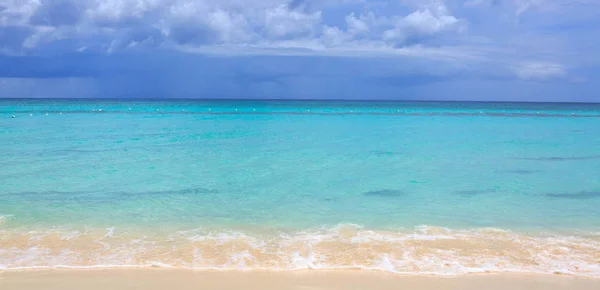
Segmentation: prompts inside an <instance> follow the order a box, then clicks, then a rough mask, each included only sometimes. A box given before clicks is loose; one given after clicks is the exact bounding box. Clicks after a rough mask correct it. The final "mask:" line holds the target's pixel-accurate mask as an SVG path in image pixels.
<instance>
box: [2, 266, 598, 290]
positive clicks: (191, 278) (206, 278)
mask: <svg viewBox="0 0 600 290" xmlns="http://www.w3.org/2000/svg"><path fill="white" fill-rule="evenodd" d="M0 289H2V290H30V289H46V290H54V289H60V290H71V289H73V290H75V289H77V290H78V289H88V290H96V289H98V290H99V289H115V290H120V289H151V290H152V289H157V290H158V289H225V290H229V289H231V290H233V289H236V290H237V289H267V290H268V289H273V290H274V289H297V290H300V289H303V290H308V289H313V290H317V289H319V290H325V289H327V290H329V289H370V290H373V289H376V290H388V289H456V290H458V289H489V290H500V289H511V290H518V289H534V290H535V289H539V290H542V289H543V290H555V289H556V290H558V289H578V290H587V289H589V290H592V289H600V280H598V279H586V278H575V277H568V276H549V275H539V276H538V275H517V274H515V275H507V274H502V275H494V274H481V275H465V276H456V277H433V276H399V275H392V274H387V273H381V272H365V271H297V272H261V271H252V272H233V271H227V272H216V271H214V272H213V271H187V270H165V269H139V270H118V269H117V270H48V271H8V272H1V273H0Z"/></svg>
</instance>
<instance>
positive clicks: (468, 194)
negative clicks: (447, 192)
mask: <svg viewBox="0 0 600 290" xmlns="http://www.w3.org/2000/svg"><path fill="white" fill-rule="evenodd" d="M495 192H496V189H474V190H459V191H456V192H455V194H456V195H460V196H465V197H471V196H478V195H482V194H489V193H495Z"/></svg>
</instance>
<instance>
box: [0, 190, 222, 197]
mask: <svg viewBox="0 0 600 290" xmlns="http://www.w3.org/2000/svg"><path fill="white" fill-rule="evenodd" d="M216 193H220V191H219V190H216V189H209V188H187V189H180V190H163V191H143V192H127V191H113V192H110V191H108V192H101V191H71V192H69V191H38V192H35V191H26V192H14V193H7V194H2V195H12V196H18V197H24V198H27V199H31V198H33V199H54V198H64V199H94V198H100V199H103V198H107V199H112V198H114V197H115V196H118V197H119V198H127V197H143V196H157V195H165V196H167V195H200V194H216ZM2 195H0V196H2Z"/></svg>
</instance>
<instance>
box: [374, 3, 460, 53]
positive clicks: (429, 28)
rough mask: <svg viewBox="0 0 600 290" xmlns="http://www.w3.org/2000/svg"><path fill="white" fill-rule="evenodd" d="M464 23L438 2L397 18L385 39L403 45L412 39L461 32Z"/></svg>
mask: <svg viewBox="0 0 600 290" xmlns="http://www.w3.org/2000/svg"><path fill="white" fill-rule="evenodd" d="M462 24H463V21H461V20H460V19H458V18H456V17H455V16H453V15H451V14H450V12H449V11H448V9H447V8H446V6H445V5H444V4H443V3H441V2H437V3H434V4H432V5H430V6H429V7H427V8H422V9H419V10H417V11H414V12H412V13H410V14H409V15H407V16H406V17H399V18H396V21H395V26H394V28H392V29H389V30H386V31H385V32H384V34H383V38H384V39H385V40H387V41H391V42H395V43H403V42H405V41H408V40H409V39H410V38H411V37H423V36H429V35H433V34H437V33H441V32H446V31H455V32H456V31H460V30H461V29H462V28H463V25H462Z"/></svg>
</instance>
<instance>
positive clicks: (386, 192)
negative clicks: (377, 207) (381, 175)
mask: <svg viewBox="0 0 600 290" xmlns="http://www.w3.org/2000/svg"><path fill="white" fill-rule="evenodd" d="M363 195H366V196H379V197H398V196H404V195H406V193H405V192H404V191H402V190H396V189H382V190H372V191H367V192H363Z"/></svg>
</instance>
